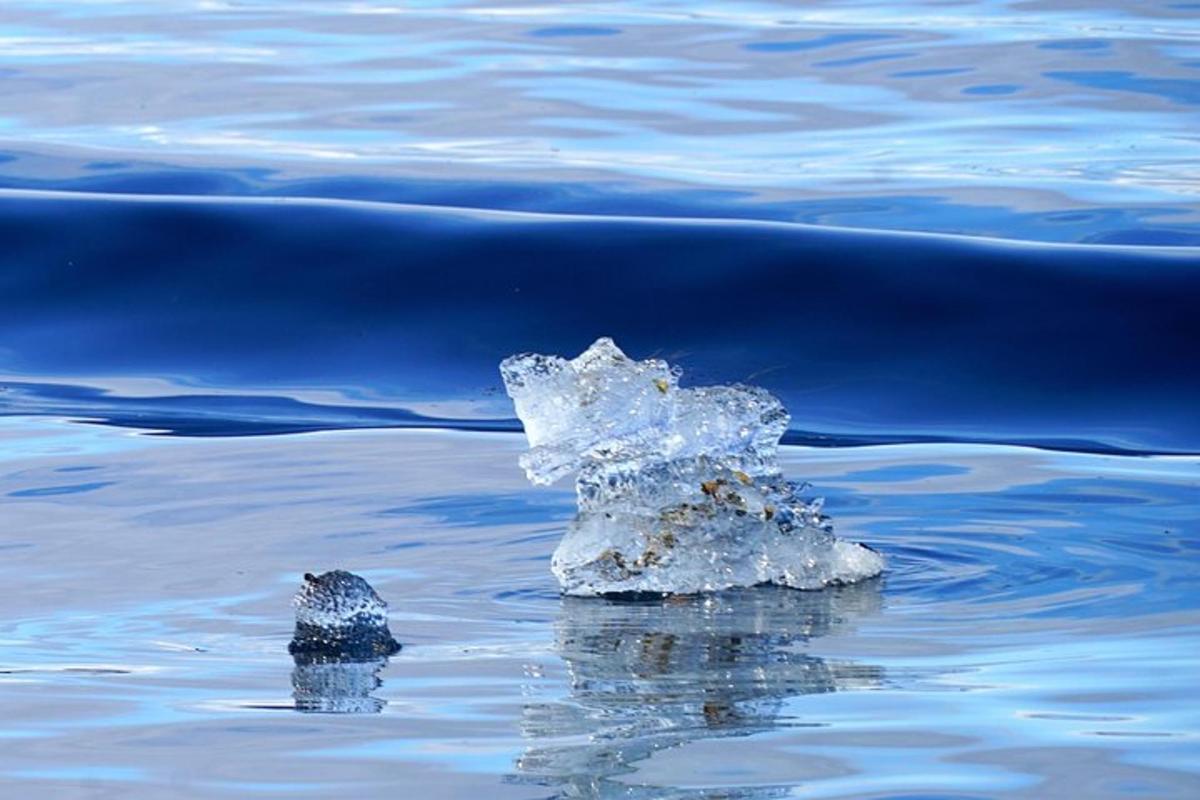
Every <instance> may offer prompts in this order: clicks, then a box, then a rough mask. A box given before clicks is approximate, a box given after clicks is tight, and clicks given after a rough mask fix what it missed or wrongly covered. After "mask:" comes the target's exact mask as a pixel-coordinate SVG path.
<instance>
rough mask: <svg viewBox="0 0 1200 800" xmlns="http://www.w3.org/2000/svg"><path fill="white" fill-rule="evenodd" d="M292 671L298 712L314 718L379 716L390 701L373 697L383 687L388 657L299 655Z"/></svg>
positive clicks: (295, 657) (293, 689) (295, 656)
mask: <svg viewBox="0 0 1200 800" xmlns="http://www.w3.org/2000/svg"><path fill="white" fill-rule="evenodd" d="M293 660H294V661H295V663H296V666H295V668H294V669H292V697H293V698H294V699H295V701H296V710H297V711H301V712H305V713H310V714H314V713H315V714H378V713H379V712H380V711H382V710H383V707H384V706H385V705H387V701H386V700H382V699H380V698H378V697H374V696H372V692H374V691H375V690H376V689H378V688H379V687H380V686H382V685H383V681H382V680H380V678H379V673H380V671H381V670H383V668H384V667H386V666H387V663H388V660H387V657H386V656H385V657H382V658H373V659H366V660H361V661H356V660H351V659H339V658H331V657H328V656H321V655H313V654H311V653H297V654H295V655H294V656H293Z"/></svg>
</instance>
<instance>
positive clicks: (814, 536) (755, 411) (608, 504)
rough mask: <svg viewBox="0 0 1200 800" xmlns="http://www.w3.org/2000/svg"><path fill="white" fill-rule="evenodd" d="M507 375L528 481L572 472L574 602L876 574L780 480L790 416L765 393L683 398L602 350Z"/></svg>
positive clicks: (601, 344) (641, 365) (642, 366)
mask: <svg viewBox="0 0 1200 800" xmlns="http://www.w3.org/2000/svg"><path fill="white" fill-rule="evenodd" d="M500 373H501V375H502V376H503V378H504V385H505V388H506V389H507V391H508V394H509V396H510V397H512V399H513V403H514V404H515V406H516V409H517V416H518V417H520V419H521V422H522V424H523V425H524V427H525V434H526V437H527V438H528V439H529V444H530V448H531V449H530V451H529V452H528V453H525V454H524V455H522V456H521V460H520V463H521V466H522V467H524V469H525V473H526V475H528V477H529V479H530V480H531V481H533V483H535V484H551V483H553V482H555V481H556V480H558V479H560V478H563V477H566V476H567V475H569V474H571V473H576V472H577V473H578V477H577V479H576V482H575V493H576V498H577V502H578V507H579V514H578V515H577V516H576V517H575V520H574V521H573V522H572V523H571V525H570V526H569V527H568V529H567V533H566V535H565V536H564V537H563V541H562V542H561V543H560V544H559V546H558V549H557V550H556V551H555V553H554V558H553V560H552V568H553V570H554V574H555V576H556V577H557V578H558V580H559V583H560V584H561V585H562V588H563V591H564V592H566V593H567V594H572V595H597V594H611V593H619V592H658V593H678V594H691V593H696V592H710V591H719V590H722V589H730V588H735V587H739V586H755V585H759V584H766V583H772V584H777V585H780V586H789V587H792V588H796V589H819V588H821V587H822V586H828V585H830V584H834V583H847V582H853V581H857V580H862V579H864V578H869V577H873V576H875V575H878V574H879V572H880V571H881V570H882V568H883V560H882V558H880V556H879V555H878V554H877V553H875V552H873V551H871V550H869V549H867V548H865V547H862V546H861V545H857V544H854V543H851V542H843V541H839V540H837V539H836V538H835V537H834V535H833V528H832V525H831V524H830V523H829V522H828V520H827V519H826V518H825V517H824V516H823V515H822V514H821V503H822V501H820V500H817V501H807V500H805V499H803V498H802V497H801V496H800V492H801V491H803V489H804V488H805V487H804V486H802V485H798V484H796V483H793V482H791V481H788V480H786V479H785V478H784V477H783V474H782V473H781V472H780V470H779V466H778V463H777V458H776V452H777V449H778V446H779V439H780V437H782V436H783V434H784V432H785V431H786V430H787V427H788V421H789V417H788V413H787V411H785V410H784V408H783V405H782V404H781V403H780V402H779V400H777V399H776V398H775V397H773V396H772V395H771V394H770V393H769V392H767V391H766V390H764V389H760V388H758V387H754V386H740V385H735V386H703V387H699V388H681V387H680V386H679V377H680V375H679V373H678V372H677V371H676V370H673V369H672V368H671V367H670V366H669V365H668V364H667V363H666V362H664V361H661V360H658V359H647V360H644V361H637V360H634V359H631V358H629V357H628V356H626V355H625V354H624V353H623V352H621V350H620V349H619V348H618V347H617V346H616V344H615V343H614V342H613V341H612V340H611V339H607V338H602V339H598V340H597V341H596V342H595V343H594V344H593V345H592V346H591V347H589V348H588V349H587V350H586V351H584V352H583V353H582V354H580V355H579V356H578V357H577V358H574V359H571V360H567V359H564V358H560V357H558V356H544V355H535V354H527V355H518V356H512V357H511V358H507V359H505V360H504V362H503V363H502V364H501V365H500Z"/></svg>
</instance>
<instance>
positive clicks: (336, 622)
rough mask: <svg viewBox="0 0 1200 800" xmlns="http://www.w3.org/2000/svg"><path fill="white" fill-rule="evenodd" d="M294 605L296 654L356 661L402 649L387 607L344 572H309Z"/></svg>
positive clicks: (360, 581)
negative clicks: (388, 618)
mask: <svg viewBox="0 0 1200 800" xmlns="http://www.w3.org/2000/svg"><path fill="white" fill-rule="evenodd" d="M292 602H293V603H294V604H295V606H296V631H295V633H294V634H293V636H292V643H291V644H290V645H288V650H289V651H290V652H291V653H292V655H300V654H308V655H312V656H315V657H318V658H331V659H355V658H374V657H376V656H389V655H391V654H392V653H394V652H396V651H397V650H399V649H400V645H399V644H398V643H397V642H396V640H395V639H393V638H392V632H391V631H390V630H388V624H387V603H385V602H383V599H382V598H380V597H379V595H378V594H376V593H375V590H374V589H372V588H371V584H369V583H367V582H366V581H365V580H363V579H362V578H361V577H360V576H358V575H355V574H353V573H351V572H346V571H345V570H340V569H338V570H331V571H329V572H326V573H323V574H321V575H313V574H312V573H311V572H306V573H305V574H304V583H303V584H302V585H301V587H300V591H299V592H297V593H296V596H295V597H294V598H293V600H292Z"/></svg>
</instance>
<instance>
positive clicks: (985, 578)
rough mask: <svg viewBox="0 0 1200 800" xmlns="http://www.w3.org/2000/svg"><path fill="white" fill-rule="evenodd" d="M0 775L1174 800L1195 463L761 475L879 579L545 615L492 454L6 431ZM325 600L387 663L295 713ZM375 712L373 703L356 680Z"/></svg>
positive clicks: (916, 456)
mask: <svg viewBox="0 0 1200 800" xmlns="http://www.w3.org/2000/svg"><path fill="white" fill-rule="evenodd" d="M2 425H3V427H2V431H3V437H2V438H0V442H2V447H0V458H2V459H3V460H2V461H0V464H2V465H3V466H2V468H0V497H3V499H4V509H5V520H6V533H5V538H4V547H5V553H4V559H3V562H0V579H2V581H3V584H4V586H5V587H6V592H5V601H4V605H3V611H4V627H3V630H2V633H0V639H2V640H3V644H2V647H3V650H2V651H0V652H2V653H3V655H2V667H3V670H2V672H0V707H2V708H3V709H4V722H3V724H2V725H0V736H2V737H3V739H4V742H5V746H4V748H3V750H2V751H0V775H2V776H3V782H4V786H5V791H6V793H11V794H12V796H32V795H35V794H37V795H39V796H53V797H64V798H73V797H107V796H117V797H166V796H188V797H246V796H259V795H263V794H267V795H274V796H297V797H347V796H367V797H384V796H387V797H394V796H398V795H400V796H404V795H419V796H429V797H463V798H466V797H479V796H489V797H490V796H496V797H521V798H550V797H555V798H580V797H593V798H597V797H605V798H615V797H622V798H627V797H646V798H661V797H680V798H684V797H686V798H700V797H706V798H708V797H738V798H759V797H762V798H766V797H788V796H796V797H899V796H904V797H956V798H957V797H971V798H980V797H1074V796H1084V797H1122V796H1132V797H1156V798H1167V797H1178V798H1188V797H1194V796H1195V794H1196V791H1197V788H1200V774H1198V773H1197V771H1196V759H1195V755H1196V748H1197V737H1198V736H1200V715H1198V713H1197V710H1198V709H1197V706H1196V703H1195V702H1194V697H1193V694H1194V692H1193V690H1194V686H1195V657H1196V653H1197V652H1198V648H1200V615H1198V614H1197V606H1198V601H1197V598H1200V592H1198V591H1197V589H1198V588H1200V587H1198V586H1197V583H1198V582H1200V581H1198V579H1197V575H1196V569H1195V564H1196V558H1197V555H1198V553H1200V540H1198V539H1197V537H1196V531H1195V528H1194V524H1195V520H1196V519H1197V517H1198V516H1200V505H1198V503H1197V500H1198V497H1200V494H1198V492H1197V488H1198V482H1200V465H1198V464H1197V460H1196V459H1195V458H1179V457H1158V458H1129V457H1118V456H1085V455H1070V454H1050V453H1045V452H1039V451H1034V450H1027V449H1022V448H1005V447H994V446H992V447H982V446H967V445H958V446H953V445H910V446H904V447H899V446H894V447H874V448H862V449H855V450H849V451H846V450H815V451H814V450H805V449H800V448H785V451H784V462H785V469H786V471H787V472H788V473H789V474H791V475H796V476H799V475H803V476H806V477H808V478H809V479H811V480H812V481H813V482H814V483H815V484H816V486H817V487H818V488H819V489H820V490H821V491H823V492H824V493H825V494H826V496H827V497H828V508H829V510H830V513H832V514H833V515H834V518H835V520H836V522H837V524H838V526H839V530H841V531H842V532H843V533H845V534H846V535H848V536H850V537H852V538H856V539H861V540H864V541H867V542H869V543H870V544H872V545H873V546H875V547H877V548H879V549H880V550H882V551H883V552H884V553H886V554H887V556H888V559H889V565H890V569H889V572H888V574H887V575H886V577H885V578H883V579H882V580H879V581H872V582H869V583H866V584H863V585H859V586H854V587H847V588H845V589H840V590H833V591H826V592H792V591H782V590H771V589H762V590H749V591H743V592H736V593H731V594H726V595H719V596H716V597H712V598H704V599H688V600H683V601H678V602H666V603H662V602H659V603H643V604H636V603H635V604H614V603H608V602H605V601H596V600H583V599H564V598H560V597H559V596H558V595H557V591H556V586H555V584H554V581H553V578H552V577H551V576H550V574H549V571H548V563H547V562H548V554H549V551H550V550H551V549H552V547H553V545H554V543H555V541H556V540H557V538H558V537H559V535H560V533H561V530H562V526H563V525H564V523H565V521H566V519H567V518H569V516H570V514H571V513H572V512H573V508H572V506H573V503H572V498H571V496H570V494H569V492H567V491H564V490H550V491H546V490H541V491H538V490H533V489H531V488H529V487H528V485H527V484H526V482H525V479H524V476H523V475H522V474H521V473H520V471H519V469H518V468H517V467H516V465H515V458H516V456H517V454H518V453H519V452H520V451H521V450H522V449H523V442H522V441H521V439H520V437H517V436H514V435H507V434H465V433H449V432H420V431H391V432H388V431H376V432H371V431H359V432H332V433H320V434H304V435H291V436H276V437H267V438H257V439H255V438H242V439H238V438H232V439H230V438H226V439H221V438H213V439H180V438H169V437H167V438H164V437H147V436H144V435H139V434H137V433H134V432H130V431H127V430H121V429H114V428H107V427H94V426H86V425H79V424H76V423H69V422H64V421H54V420H35V419H22V418H10V419H8V420H5V421H4V422H3V423H2ZM317 565H319V566H320V567H321V568H325V567H330V568H332V567H335V566H336V567H344V568H348V569H352V570H356V571H358V572H361V573H362V574H363V575H365V576H367V577H368V578H369V579H370V580H371V581H372V582H373V583H374V585H375V586H376V587H377V588H378V589H379V591H380V592H381V593H382V594H383V596H384V597H386V598H387V599H389V600H390V601H391V627H392V629H393V630H394V631H395V632H396V634H397V636H398V638H400V639H401V641H402V642H403V643H404V650H403V651H402V652H401V653H400V654H398V655H397V656H394V657H393V658H392V659H391V660H390V662H387V663H380V664H378V665H365V666H364V665H355V666H350V667H347V668H346V669H347V670H357V673H355V674H356V675H357V678H355V677H354V676H351V677H348V678H346V680H345V681H344V683H343V685H345V684H349V685H350V686H351V687H352V688H351V689H350V690H349V691H347V692H346V693H345V694H344V695H340V696H339V695H336V694H335V696H334V699H336V700H340V701H342V702H346V701H347V700H355V699H357V700H358V701H363V700H366V699H367V698H374V700H373V701H372V702H369V703H363V702H359V703H358V704H357V705H356V706H355V707H356V708H357V709H358V710H360V711H363V710H365V709H369V710H372V711H377V712H378V713H365V714H363V713H360V714H351V715H312V714H301V713H297V712H296V711H295V710H294V709H293V700H292V692H293V682H294V681H297V680H299V681H304V680H305V678H304V675H303V674H300V675H297V673H296V672H294V666H293V663H292V660H291V658H290V657H289V656H288V654H287V650H286V645H287V642H288V639H289V638H290V635H291V619H290V609H289V605H288V600H289V596H290V594H291V593H292V592H293V591H294V589H295V588H296V586H297V584H298V581H299V576H300V574H301V573H302V572H304V571H305V570H307V569H311V568H313V567H314V566H317ZM376 676H377V678H378V685H377V686H375V683H374V680H373V677H376Z"/></svg>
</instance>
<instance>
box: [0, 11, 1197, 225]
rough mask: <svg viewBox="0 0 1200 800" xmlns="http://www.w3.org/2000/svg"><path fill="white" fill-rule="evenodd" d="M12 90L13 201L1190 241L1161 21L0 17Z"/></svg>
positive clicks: (1171, 56) (1183, 41) (1187, 55)
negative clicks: (185, 197)
mask: <svg viewBox="0 0 1200 800" xmlns="http://www.w3.org/2000/svg"><path fill="white" fill-rule="evenodd" d="M0 70H2V71H0V76H3V77H2V83H0V92H2V94H0V149H4V150H7V151H9V152H10V156H11V157H12V158H13V159H14V160H12V161H10V162H9V163H7V164H5V165H3V166H2V167H0V177H2V178H3V183H4V184H5V185H10V186H43V187H53V186H62V185H69V186H79V185H92V186H101V187H104V188H116V189H123V190H126V191H137V190H144V191H158V192H164V191H165V192H170V191H176V192H187V193H192V192H197V191H198V192H205V193H231V192H234V193H246V192H269V193H283V194H292V195H295V194H316V195H321V196H341V197H346V196H350V197H364V196H369V197H380V198H385V199H406V200H410V201H413V200H415V201H432V202H439V203H448V204H454V205H482V206H486V207H497V206H501V207H519V208H527V209H531V210H559V209H583V210H589V211H601V212H606V213H626V214H628V213H643V211H645V212H649V213H660V214H661V213H674V214H679V213H684V212H690V213H696V212H697V211H702V212H703V213H704V215H705V216H726V217H728V216H739V217H747V216H748V217H759V218H764V217H765V218H771V219H788V220H803V221H809V222H816V223H823V224H842V225H853V226H856V227H871V228H900V229H908V230H935V231H947V232H961V233H973V234H982V235H989V236H1001V237H1015V238H1031V239H1039V240H1051V241H1081V240H1086V241H1109V242H1126V243H1134V242H1137V243H1148V244H1150V243H1192V244H1195V243H1196V242H1197V241H1198V239H1197V236H1198V235H1200V234H1198V233H1197V231H1198V230H1200V216H1198V215H1197V203H1196V193H1197V189H1196V187H1197V185H1200V167H1198V166H1197V165H1198V164H1200V141H1198V137H1197V134H1196V130H1197V118H1198V117H1197V114H1198V109H1200V11H1198V10H1197V8H1196V7H1195V5H1194V4H1191V3H1186V2H1174V1H1173V0H1114V1H1113V2H1108V3H1102V4H1096V3H1077V2H1070V0H963V1H962V2H937V1H936V0H909V1H908V2H880V1H878V0H855V1H853V2H849V1H843V0H821V2H806V3H802V4H796V3H781V2H735V3H726V2H721V3H717V2H710V3H695V2H686V3H681V2H623V3H607V4H597V3H589V2H564V3H553V4H525V3H519V2H498V3H486V2H470V1H459V0H447V1H445V2H421V3H411V2H391V0H353V1H350V0H335V1H332V2H331V0H173V1H172V2H162V0H120V1H119V2H82V1H81V0H43V1H40V2H39V1H38V0H10V2H7V3H5V4H4V7H3V9H0ZM181 170H185V171H182V172H181Z"/></svg>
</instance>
